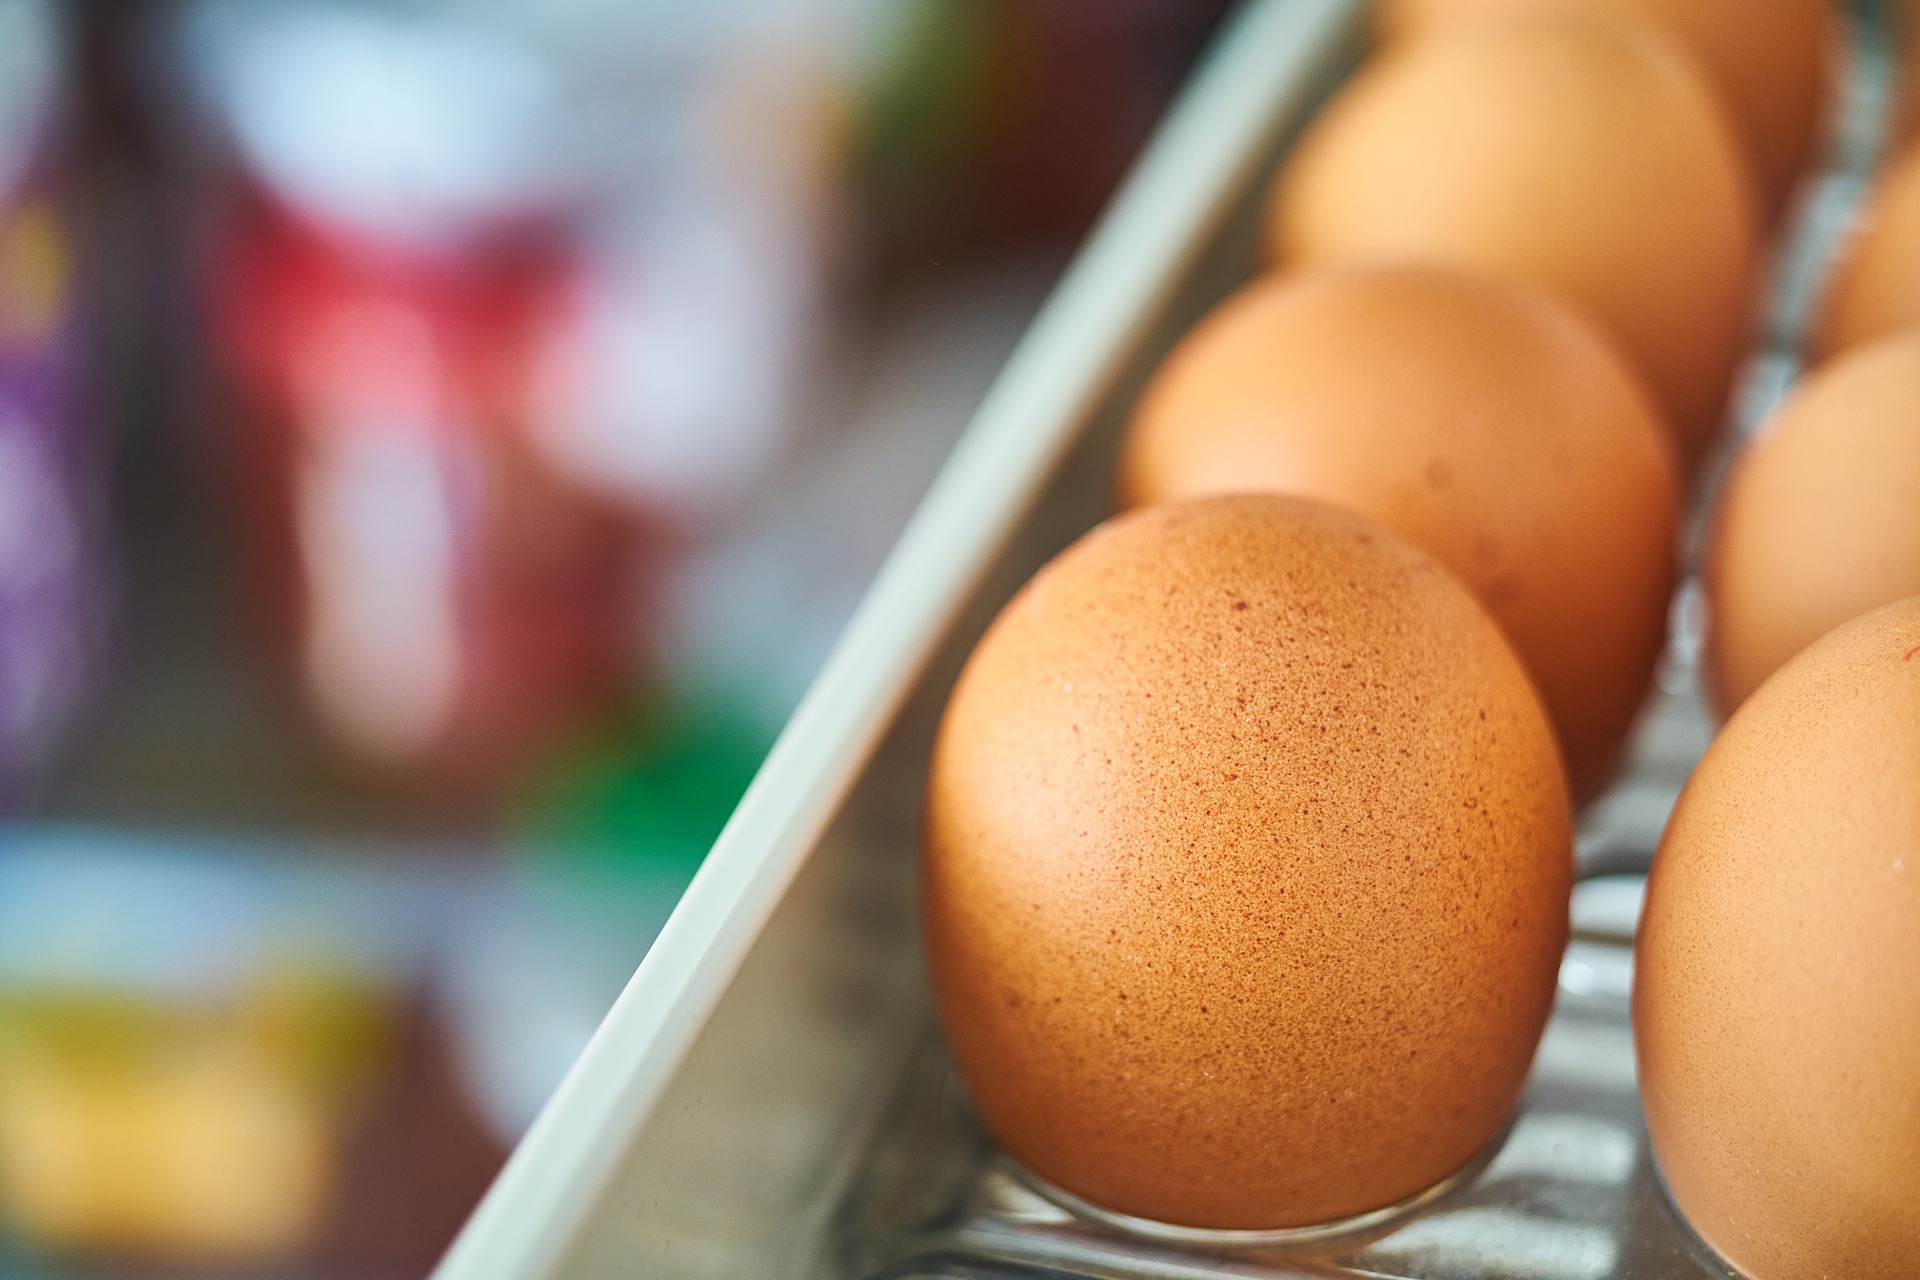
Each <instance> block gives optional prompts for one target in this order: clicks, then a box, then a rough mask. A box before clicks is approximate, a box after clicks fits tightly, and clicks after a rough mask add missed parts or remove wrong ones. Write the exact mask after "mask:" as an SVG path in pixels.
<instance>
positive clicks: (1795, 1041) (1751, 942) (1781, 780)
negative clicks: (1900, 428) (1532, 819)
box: [1634, 599, 1920, 1280]
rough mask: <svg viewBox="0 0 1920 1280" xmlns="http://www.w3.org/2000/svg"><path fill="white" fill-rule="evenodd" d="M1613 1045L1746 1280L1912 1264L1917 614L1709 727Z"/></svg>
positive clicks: (1662, 1144) (1776, 684)
mask: <svg viewBox="0 0 1920 1280" xmlns="http://www.w3.org/2000/svg"><path fill="white" fill-rule="evenodd" d="M1638 947H1639V949H1638V956H1637V959H1636V979H1635V981H1636V987H1635V991H1634V1026H1635V1032H1636V1036H1637V1039H1638V1046H1639V1055H1640V1089H1641V1095H1642V1097H1643V1099H1644V1101H1645V1103H1646V1111H1647V1125H1648V1128H1649V1130H1650V1132H1651V1134H1652V1137H1653V1147H1654V1151H1655V1154H1656V1156H1657V1157H1658V1160H1659V1165H1660V1168H1661V1170H1662V1172H1663V1173H1664V1174H1665V1176H1666V1180H1667V1184H1668V1186H1669V1187H1670V1188H1671V1190H1672V1192H1673V1198H1674V1201H1675V1203H1677V1204H1678V1205H1679V1207H1680V1209H1681V1211H1682V1212H1683V1213H1684V1214H1685V1215H1686V1217H1687V1219H1688V1221H1689V1222H1691V1223H1692V1224H1693V1226H1694V1228H1695V1229H1696V1230H1697V1231H1698V1232H1699V1234H1700V1235H1701V1237H1702V1238H1703V1239H1705V1240H1706V1241H1707V1243H1709V1244H1710V1245H1712V1246H1713V1247H1714V1249H1715V1250H1717V1251H1718V1252H1719V1253H1720V1254H1721V1255H1722V1256H1723V1257H1724V1258H1726V1259H1727V1260H1728V1261H1730V1262H1732V1263H1733V1264H1734V1265H1735V1266H1736V1267H1738V1268H1739V1269H1740V1271H1741V1273H1742V1274H1744V1275H1747V1276H1750V1277H1752V1280H1806V1278H1807V1277H1815V1276H1831V1277H1834V1278H1835V1280H1840V1278H1841V1277H1844V1278H1845V1280H1907V1278H1908V1277H1911V1276H1912V1275H1914V1274H1915V1260H1916V1259H1920V599H1915V600H1907V601H1904V602H1901V603H1898V604H1893V605H1889V606H1887V607H1886V608H1884V609H1880V610H1878V611H1876V612H1874V613H1871V614H1868V615H1867V616H1866V617H1864V618H1859V619H1856V620H1854V621H1853V622H1850V623H1848V624H1847V625H1846V626H1844V627H1842V628H1840V629H1839V630H1837V631H1835V632H1833V633H1831V634H1829V635H1828V636H1826V637H1824V638H1823V639H1822V640H1820V642H1819V643H1817V644H1815V645H1814V646H1813V647H1812V648H1810V649H1808V650H1806V651H1805V652H1804V653H1802V654H1801V655H1800V656H1799V657H1797V658H1795V659H1794V660H1793V661H1792V662H1790V663H1789V664H1787V665H1786V666H1785V667H1782V668H1781V669H1780V671H1779V672H1778V673H1777V674H1776V675H1774V676H1773V678H1772V679H1770V680H1768V681H1767V682H1766V683H1765V684H1764V685H1762V686H1761V687H1760V689H1759V691H1758V692H1757V693H1755V694H1754V695H1753V697H1752V698H1751V699H1749V700H1748V701H1747V703H1746V704H1745V705H1744V706H1742V707H1741V708H1740V711H1739V712H1738V713H1737V714H1736V715H1735V716H1734V717H1733V719H1732V720H1731V721H1729V722H1728V724H1727V727H1726V728H1725V729H1724V730H1723V731H1722V732H1721V734H1720V737H1719V739H1718V740H1717V741H1716V742H1715V743H1714V744H1713V747H1712V748H1711V749H1710V750H1709V751H1708V752H1707V756H1706V759H1705V760H1703V761H1702V762H1701V764H1700V767H1699V769H1698V770H1697V771H1696V772H1695V773H1694V775H1693V779H1692V781H1690V782H1689V783H1688V784H1687V788H1686V791H1685V792H1684V793H1683V794H1682V795H1681V797H1680V803H1679V806H1678V807H1677V808H1676V809H1675V810H1674V814H1673V818H1672V820H1671V821H1670V822H1669V823H1668V826H1667V832H1666V836H1665V837H1664V839H1662V841H1661V844H1660V852H1659V854H1658V856H1657V857H1656V858H1655V861H1654V868H1653V877H1652V880H1651V881H1650V883H1649V885H1648V891H1647V905H1646V915H1645V917H1644V920H1643V923H1642V926H1641V931H1640V940H1639V944H1638Z"/></svg>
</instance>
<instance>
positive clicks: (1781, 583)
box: [1706, 331, 1920, 711]
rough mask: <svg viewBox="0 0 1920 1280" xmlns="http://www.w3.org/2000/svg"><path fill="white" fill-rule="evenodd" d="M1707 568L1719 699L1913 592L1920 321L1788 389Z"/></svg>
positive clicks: (1919, 481) (1712, 675) (1739, 466)
mask: <svg viewBox="0 0 1920 1280" xmlns="http://www.w3.org/2000/svg"><path fill="white" fill-rule="evenodd" d="M1706 581H1707V600H1708V605H1709V616H1710V623H1711V630H1710V632H1709V636H1708V649H1707V659H1708V661H1707V668H1708V675H1709V683H1710V685H1711V688H1712V690H1713V694H1714V700H1715V702H1716V703H1717V704H1718V705H1719V706H1720V707H1721V708H1722V709H1723V710H1726V711H1731V710H1732V709H1733V708H1734V707H1737V706H1738V705H1740V702H1741V700H1742V699H1744V698H1745V697H1746V696H1747V695H1748V694H1750V693H1752V692H1753V690H1754V689H1755V688H1757V687H1758V686H1759V684H1760V682H1761V681H1762V680H1764V679H1766V678H1767V676H1768V675H1770V674H1771V673H1772V672H1773V671H1774V670H1776V669H1777V668H1778V667H1779V666H1780V665H1781V664H1782V663H1784V662H1786V661H1787V659H1789V658H1791V657H1792V656H1793V655H1794V654H1796V653H1798V652H1799V651H1800V650H1801V649H1803V648H1805V647H1806V646H1807V645H1809V644H1811V643H1813V642H1814V641H1815V640H1816V639H1818V638H1819V637H1820V636H1822V635H1824V634H1825V633H1826V632H1828V631H1830V630H1832V629H1833V628H1834V627H1837V626H1839V625H1840V624H1841V623H1842V622H1845V621H1846V620H1847V619H1849V618H1853V617H1857V616H1858V615H1860V614H1862V613H1865V612H1867V611H1868V610H1869V609H1875V608H1878V607H1879V606H1881V605H1883V604H1890V603H1892V602H1893V601H1895V600H1901V599H1904V598H1906V597H1907V596H1910V595H1917V594H1920V332H1917V331H1908V332H1906V333H1901V334H1896V335H1894V336H1893V337H1890V338H1884V339H1882V340H1880V341H1879V342H1875V343H1870V344H1868V345H1867V346H1864V347H1862V348H1860V349H1859V350H1857V351H1854V352H1850V353H1848V354H1847V355H1845V356H1843V357H1841V358H1839V359H1838V360H1836V361H1834V362H1833V363H1832V364H1830V365H1827V366H1824V367H1823V368H1821V369H1820V370H1819V371H1817V372H1816V373H1815V374H1814V375H1813V376H1812V377H1810V378H1808V379H1807V380H1806V381H1805V382H1804V383H1802V384H1801V385H1800V386H1799V387H1798V388H1797V389H1796V390H1795V391H1794V393H1793V394H1792V395H1791V396H1789V397H1788V399H1787V401H1786V402H1785V403H1784V404H1783V405H1782V406H1781V408H1780V410H1779V412H1778V413H1777V414H1776V415H1775V416H1774V419H1773V420H1772V422H1770V423H1769V424H1768V425H1767V427H1766V428H1765V429H1764V430H1763V431H1762V433H1761V434H1760V435H1759V436H1758V437H1757V438H1756V439H1755V441H1754V442H1753V443H1752V444H1751V445H1750V446H1749V447H1748V448H1747V450H1746V452H1745V453H1744V454H1743V455H1742V456H1741V458H1740V459H1739V461H1738V462H1737V463H1736V464H1735V467H1734V470H1733V472H1732V473H1731V475H1730V477H1729V479H1728V482H1727V486H1726V489H1725V491H1724V493H1723V495H1722V497H1721V500H1720V505H1719V509H1718V512H1717V514H1716V518H1715V522H1714V530H1713V538H1712V542H1711V544H1710V546H1709V550H1708V562H1707V578H1706Z"/></svg>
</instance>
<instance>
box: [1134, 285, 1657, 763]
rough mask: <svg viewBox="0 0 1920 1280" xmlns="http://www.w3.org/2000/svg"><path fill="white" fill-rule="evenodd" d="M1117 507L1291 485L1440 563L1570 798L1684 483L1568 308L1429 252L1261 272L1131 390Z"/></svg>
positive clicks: (1589, 757) (1643, 630) (1631, 381)
mask: <svg viewBox="0 0 1920 1280" xmlns="http://www.w3.org/2000/svg"><path fill="white" fill-rule="evenodd" d="M1121 485H1122V496H1123V499H1124V500H1125V501H1126V502H1128V503H1130V504H1137V503H1150V502H1165V501H1169V500H1171V499H1177V498H1189V497H1198V496H1201V495H1205V494H1213V493H1236V492H1250V491H1256V490H1257V491H1268V492H1281V493H1295V494H1299V495H1301V496H1303V497H1310V498H1316V499H1319V500H1320V501H1323V502H1327V503H1330V504H1332V505H1334V506H1339V507H1344V508H1346V509H1347V510H1350V511H1354V512H1357V513H1359V514H1361V515H1365V516H1368V517H1370V518H1371V519H1374V520H1377V521H1379V522H1380V523H1381V524H1384V525H1386V526H1387V527H1388V528H1390V529H1392V530H1394V531H1395V532H1396V533H1398V534H1400V535H1401V536H1403V537H1405V538H1407V539H1408V540H1409V541H1411V542H1413V543H1414V544H1415V545H1417V546H1419V547H1421V548H1423V549H1424V550H1426V551H1428V552H1430V553H1431V554H1433V555H1434V556H1436V557H1438V558H1439V560H1440V562H1441V563H1442V564H1444V565H1446V566H1447V567H1448V568H1449V569H1452V570H1453V571H1454V572H1455V573H1456V574H1458V575H1459V576H1460V578H1461V580H1462V581H1464V582H1465V583H1466V584H1467V585H1468V586H1469V587H1470V588H1472V589H1473V591H1474V593H1475V594H1476V595H1478V596H1479V597H1480V600H1481V602H1482V603H1483V604H1485V605H1486V606H1487V608H1488V610H1489V611H1490V612H1491V613H1492V614H1493V616H1494V617H1495V618H1496V619H1497V620H1498V621H1499V622H1500V624H1501V626H1502V627H1504V628H1505V629H1506V632H1507V635H1508V637H1509V638H1510V639H1511V640H1512V641H1513V644H1514V647H1515V648H1516V649H1517V650H1518V651H1519V654H1520V657H1521V659H1522V660H1523V661H1524V662H1525V663H1526V665H1527V668H1528V670H1529V671H1530V672H1531V673H1532V674H1533V677H1534V680H1535V682H1536V684H1537V685H1538V686H1539V688H1540V690H1541V694H1542V697H1543V698H1544V700H1545V702H1546V705H1547V710H1548V712H1549V714H1550V715H1551V717H1552V719H1553V722H1554V727H1555V729H1556V730H1557V731H1558V733H1559V735H1560V744H1561V748H1562V750H1563V751H1564V753H1565V756H1566V760H1567V769H1568V773H1569V775H1570V776H1571V779H1572V783H1573V791H1574V795H1575V798H1576V799H1577V800H1580V801H1585V800H1590V799H1592V798H1593V797H1594V796H1595V795H1596V794H1598V793H1599V791H1600V790H1601V788H1602V787H1603V786H1604V785H1605V784H1606V782H1607V780H1608V779H1609V777H1610V776H1611V775H1612V773H1613V771H1614V768H1615V766H1616V765H1617V763H1618V761H1619V758H1620V752H1621V747H1622V744H1623V743H1624V742H1625V740H1626V736H1627V732H1628V730H1629V729H1630V728H1631V727H1632V724H1633V721H1634V718H1635V715H1636V713H1637V712H1638V710H1639V708H1640V705H1641V703H1642V702H1643V701H1644V700H1645V698H1646V694H1647V689H1648V686H1649V684H1650V683H1651V681H1652V678H1653V668H1654V662H1655V660H1656V659H1657V658H1658V657H1659V654H1660V650H1661V647H1662V645H1663V642H1664V640H1665V638H1666V617H1667V605H1668V602H1669V600H1670V598H1671V596H1672V592H1673V579H1674V558H1675V548H1676V543H1677V536H1678V535H1677V529H1676V522H1677V512H1678V507H1679V480H1678V477H1677V474H1676V464H1675V461H1674V458H1673V452H1672V447H1671V445H1670V443H1669V442H1668V439H1667V436H1666V431H1665V428H1664V426H1663V425H1662V423H1661V422H1660V419H1659V417H1658V414H1657V411H1656V410H1655V409H1654V408H1653V406H1652V404H1651V403H1650V401H1649V400H1648V398H1647V396H1646V395H1645V393H1644V392H1643V391H1642V390H1641V388H1640V386H1639V384H1638V382H1637V381H1636V378H1635V375H1634V374H1633V372H1632V371H1631V370H1630V369H1629V368H1628V367H1627V366H1626V365H1625V364H1624V363H1623V362H1622V361H1621V359H1620V358H1619V356H1617V355H1616V354H1615V353H1614V351H1613V350H1612V349H1611V348H1610V347H1609V346H1608V345H1607V344H1606V343H1605V342H1604V341H1603V340H1602V339H1601V338H1599V337H1598V336H1597V335H1596V334H1595V333H1594V331H1593V330H1592V329H1591V328H1590V327H1589V326H1588V324H1587V323H1586V322H1585V321H1583V320H1582V319H1581V318H1580V317H1578V316H1576V315H1574V314H1572V313H1571V312H1570V311H1569V310H1568V309H1567V308H1566V307H1565V306H1563V305H1561V304H1560V303H1558V302H1556V301H1554V300H1553V299H1551V298H1548V297H1546V296H1545V295H1542V294H1539V293H1537V292H1535V291H1532V290H1524V289H1521V288H1519V287H1516V286H1513V285H1508V284H1504V283H1502V282H1499V281H1495V280H1488V279H1483V278H1480V277H1476V276H1468V275H1465V274H1462V273H1460V272H1455V271H1449V270H1445V269H1440V268H1432V267H1371V268H1346V269H1328V270H1324V271H1317V272H1306V273H1303V274H1300V275H1297V276H1284V277H1278V278H1268V279H1265V280H1261V281H1257V282H1255V283H1254V284H1252V285H1249V286H1248V287H1247V288H1245V289H1243V290H1242V291H1241V292H1240V293H1239V294H1237V295H1235V296H1234V297H1233V298H1232V299H1230V300H1229V301H1228V302H1227V303H1225V304H1224V305H1223V306H1221V307H1220V308H1219V309H1218V310H1216V311H1215V312H1214V313H1213V314H1212V315H1211V316H1209V317H1208V318H1207V319H1206V320H1205V321H1203V322H1202V323H1201V324H1200V326H1199V327H1198V328H1196V329H1195V330H1194V332H1193V333H1192V334H1190V335H1189V336H1188V338H1187V339H1186V341H1185V342H1183V343H1182V344H1181V346H1180V347H1179V348H1178V349H1177V350H1176V351H1175V352H1174V353H1173V354H1172V355H1171V356H1170V357H1168V359H1167V362H1166V363H1165V365H1163V366H1162V368H1161V369H1160V371H1159V373H1158V374H1157V375H1156V376H1155V378H1154V381H1153V383H1152V385H1151V386H1150V387H1149V388H1148V390H1147V392H1146V395H1145V396H1144V397H1143V398H1142V400H1141V403H1140V407H1139V409H1138V410H1137V411H1136V413H1135V415H1134V420H1133V423H1132V426H1131V429H1130V432H1129V434H1128V437H1127V442H1126V447H1125V450H1124V453H1123V460H1122V464H1121Z"/></svg>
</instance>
